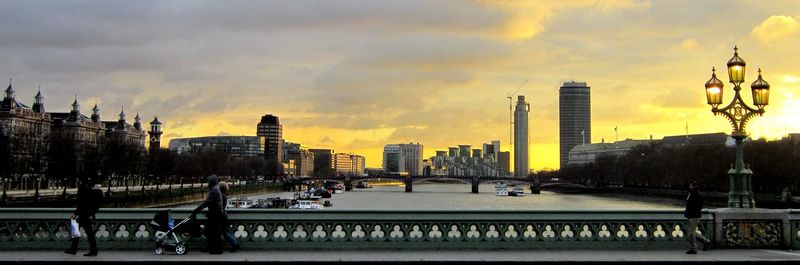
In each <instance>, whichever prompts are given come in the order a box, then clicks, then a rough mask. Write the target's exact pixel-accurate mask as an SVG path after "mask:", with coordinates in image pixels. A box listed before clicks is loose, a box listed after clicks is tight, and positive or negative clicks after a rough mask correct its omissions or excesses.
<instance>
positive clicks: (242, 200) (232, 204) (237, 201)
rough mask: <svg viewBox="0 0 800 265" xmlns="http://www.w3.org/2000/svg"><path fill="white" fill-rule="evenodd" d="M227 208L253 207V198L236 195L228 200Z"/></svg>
mask: <svg viewBox="0 0 800 265" xmlns="http://www.w3.org/2000/svg"><path fill="white" fill-rule="evenodd" d="M226 207H227V208H252V207H253V200H250V199H248V198H247V197H237V198H234V199H232V200H228V205H226Z"/></svg>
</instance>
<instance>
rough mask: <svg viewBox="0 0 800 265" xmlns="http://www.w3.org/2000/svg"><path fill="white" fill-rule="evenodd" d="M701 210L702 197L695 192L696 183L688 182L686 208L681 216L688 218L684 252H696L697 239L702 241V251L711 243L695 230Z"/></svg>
mask: <svg viewBox="0 0 800 265" xmlns="http://www.w3.org/2000/svg"><path fill="white" fill-rule="evenodd" d="M702 210H703V197H702V196H700V192H697V183H696V182H694V181H693V182H690V183H689V195H688V196H687V197H686V210H685V211H684V212H683V216H685V217H686V219H689V229H688V231H687V232H688V233H689V251H686V254H697V239H698V238H700V240H702V241H703V251H706V250H708V247H709V245H711V240H708V239H707V238H705V237H704V236H703V235H702V234H700V231H697V226H698V225H699V224H700V216H701V214H700V212H701V211H702Z"/></svg>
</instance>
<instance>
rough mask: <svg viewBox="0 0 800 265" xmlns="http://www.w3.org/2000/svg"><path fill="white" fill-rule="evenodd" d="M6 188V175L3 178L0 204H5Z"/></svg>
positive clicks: (6, 197)
mask: <svg viewBox="0 0 800 265" xmlns="http://www.w3.org/2000/svg"><path fill="white" fill-rule="evenodd" d="M6 190H8V177H4V178H3V195H2V196H0V205H5V204H6V200H7V199H8V195H6Z"/></svg>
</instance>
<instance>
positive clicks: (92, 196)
mask: <svg viewBox="0 0 800 265" xmlns="http://www.w3.org/2000/svg"><path fill="white" fill-rule="evenodd" d="M102 201H103V191H102V190H100V189H92V184H91V183H90V182H89V181H82V182H81V185H80V186H79V187H78V205H77V207H75V211H74V212H73V213H72V216H70V218H71V219H76V218H77V222H78V226H80V227H81V228H83V231H84V232H85V233H86V239H87V240H89V253H86V254H83V255H84V256H87V257H88V256H97V240H96V238H95V234H94V233H95V231H94V229H92V222H93V221H94V219H95V214H96V213H97V210H99V209H100V205H101V203H102ZM80 241H81V238H80V237H77V238H73V239H72V245H70V248H69V249H67V250H65V251H64V253H67V254H70V255H75V253H77V252H78V243H80Z"/></svg>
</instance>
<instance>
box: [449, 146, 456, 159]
mask: <svg viewBox="0 0 800 265" xmlns="http://www.w3.org/2000/svg"><path fill="white" fill-rule="evenodd" d="M447 156H449V157H457V156H458V147H448V148H447Z"/></svg>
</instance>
